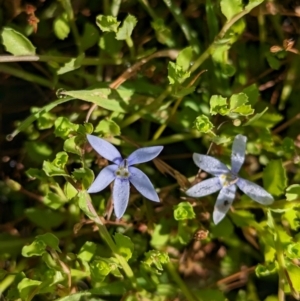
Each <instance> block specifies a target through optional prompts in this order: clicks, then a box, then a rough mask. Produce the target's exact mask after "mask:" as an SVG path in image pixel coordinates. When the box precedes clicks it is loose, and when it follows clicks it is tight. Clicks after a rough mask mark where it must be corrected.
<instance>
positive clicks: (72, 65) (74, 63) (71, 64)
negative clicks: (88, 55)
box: [56, 53, 84, 75]
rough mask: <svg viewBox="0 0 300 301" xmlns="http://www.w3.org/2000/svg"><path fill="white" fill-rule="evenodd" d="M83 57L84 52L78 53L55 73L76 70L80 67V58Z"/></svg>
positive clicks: (59, 73)
mask: <svg viewBox="0 0 300 301" xmlns="http://www.w3.org/2000/svg"><path fill="white" fill-rule="evenodd" d="M83 59H84V53H82V54H80V55H79V56H78V57H77V58H76V59H75V58H74V59H71V60H70V61H68V62H66V63H65V64H64V65H63V66H62V67H60V68H59V69H58V70H57V71H56V73H57V74H58V75H61V74H64V73H67V72H70V71H73V70H76V69H78V68H80V67H81V63H82V60H83Z"/></svg>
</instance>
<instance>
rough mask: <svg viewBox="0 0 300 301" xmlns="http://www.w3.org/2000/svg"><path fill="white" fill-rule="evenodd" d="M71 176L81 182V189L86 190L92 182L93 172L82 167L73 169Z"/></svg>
mask: <svg viewBox="0 0 300 301" xmlns="http://www.w3.org/2000/svg"><path fill="white" fill-rule="evenodd" d="M72 175H73V177H74V178H75V179H76V180H77V181H78V182H80V183H81V185H82V189H85V190H87V189H88V188H89V187H90V186H91V185H92V183H93V182H94V179H95V177H94V173H93V171H92V170H91V169H89V168H86V167H82V168H78V169H74V171H73V173H72Z"/></svg>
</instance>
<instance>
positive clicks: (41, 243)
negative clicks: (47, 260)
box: [22, 233, 61, 257]
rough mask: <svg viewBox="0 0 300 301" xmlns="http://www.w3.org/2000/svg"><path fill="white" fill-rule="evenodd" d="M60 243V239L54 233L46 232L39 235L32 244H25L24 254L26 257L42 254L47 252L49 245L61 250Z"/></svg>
mask: <svg viewBox="0 0 300 301" xmlns="http://www.w3.org/2000/svg"><path fill="white" fill-rule="evenodd" d="M58 245H59V240H58V238H57V237H56V236H55V235H53V234H52V233H45V234H43V235H38V236H37V237H36V238H35V240H34V241H33V242H32V243H31V244H30V245H28V246H24V247H23V249H22V255H23V256H24V257H32V256H42V255H43V254H44V253H45V252H46V248H47V247H50V248H52V249H53V250H56V251H58V252H61V251H60V249H59V246H58Z"/></svg>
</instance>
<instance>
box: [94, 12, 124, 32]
mask: <svg viewBox="0 0 300 301" xmlns="http://www.w3.org/2000/svg"><path fill="white" fill-rule="evenodd" d="M120 23H121V22H118V20H117V18H116V17H113V16H104V15H98V16H97V17H96V24H97V26H99V28H100V29H101V30H102V31H104V32H105V31H108V32H117V30H118V27H119V25H120Z"/></svg>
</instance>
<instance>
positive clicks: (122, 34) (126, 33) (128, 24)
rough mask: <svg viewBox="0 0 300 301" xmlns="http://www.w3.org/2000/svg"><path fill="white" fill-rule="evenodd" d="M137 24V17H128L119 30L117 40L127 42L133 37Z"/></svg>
mask: <svg viewBox="0 0 300 301" xmlns="http://www.w3.org/2000/svg"><path fill="white" fill-rule="evenodd" d="M136 23H137V19H136V17H134V16H132V15H128V16H127V17H126V19H125V20H124V21H123V24H122V26H121V27H120V28H119V30H118V32H117V34H116V39H117V40H126V39H128V38H130V37H131V34H132V31H133V29H134V27H135V25H136Z"/></svg>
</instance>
